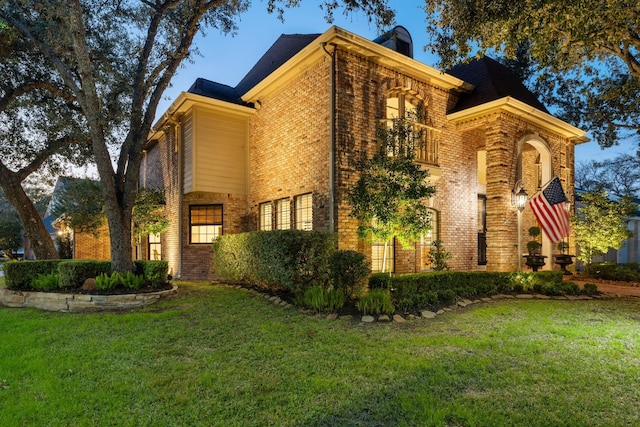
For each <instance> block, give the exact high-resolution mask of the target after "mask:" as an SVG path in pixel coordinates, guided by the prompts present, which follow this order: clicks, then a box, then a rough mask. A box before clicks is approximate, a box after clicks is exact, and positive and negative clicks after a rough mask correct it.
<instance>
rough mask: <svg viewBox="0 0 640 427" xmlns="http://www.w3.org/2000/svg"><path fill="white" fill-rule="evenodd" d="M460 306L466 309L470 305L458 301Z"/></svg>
mask: <svg viewBox="0 0 640 427" xmlns="http://www.w3.org/2000/svg"><path fill="white" fill-rule="evenodd" d="M458 305H459V306H460V307H466V306H467V305H469V304H467V303H466V302H464V301H458Z"/></svg>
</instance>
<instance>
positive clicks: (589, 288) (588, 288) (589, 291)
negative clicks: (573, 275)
mask: <svg viewBox="0 0 640 427" xmlns="http://www.w3.org/2000/svg"><path fill="white" fill-rule="evenodd" d="M582 291H583V293H585V294H586V295H595V294H597V293H598V285H596V284H595V283H585V284H584V287H583V289H582Z"/></svg>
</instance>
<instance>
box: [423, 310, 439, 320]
mask: <svg viewBox="0 0 640 427" xmlns="http://www.w3.org/2000/svg"><path fill="white" fill-rule="evenodd" d="M420 316H422V318H423V319H433V318H434V317H436V313H434V312H433V311H429V310H423V311H421V312H420Z"/></svg>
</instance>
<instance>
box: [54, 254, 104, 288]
mask: <svg viewBox="0 0 640 427" xmlns="http://www.w3.org/2000/svg"><path fill="white" fill-rule="evenodd" d="M58 270H59V272H60V287H61V288H64V289H74V288H79V287H80V286H82V284H83V283H84V281H85V280H87V279H89V278H92V277H95V278H97V277H98V276H99V275H100V274H101V273H105V274H108V275H110V274H111V261H95V260H68V261H62V262H60V264H59V265H58Z"/></svg>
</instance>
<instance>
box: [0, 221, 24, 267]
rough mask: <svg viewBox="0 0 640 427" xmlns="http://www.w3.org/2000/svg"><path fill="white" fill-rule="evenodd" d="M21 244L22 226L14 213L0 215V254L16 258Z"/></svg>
mask: <svg viewBox="0 0 640 427" xmlns="http://www.w3.org/2000/svg"><path fill="white" fill-rule="evenodd" d="M20 246H22V227H21V226H20V221H19V220H18V218H16V217H15V216H14V215H10V214H4V215H0V255H3V256H6V257H7V258H12V259H13V258H16V256H17V252H18V249H20Z"/></svg>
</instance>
